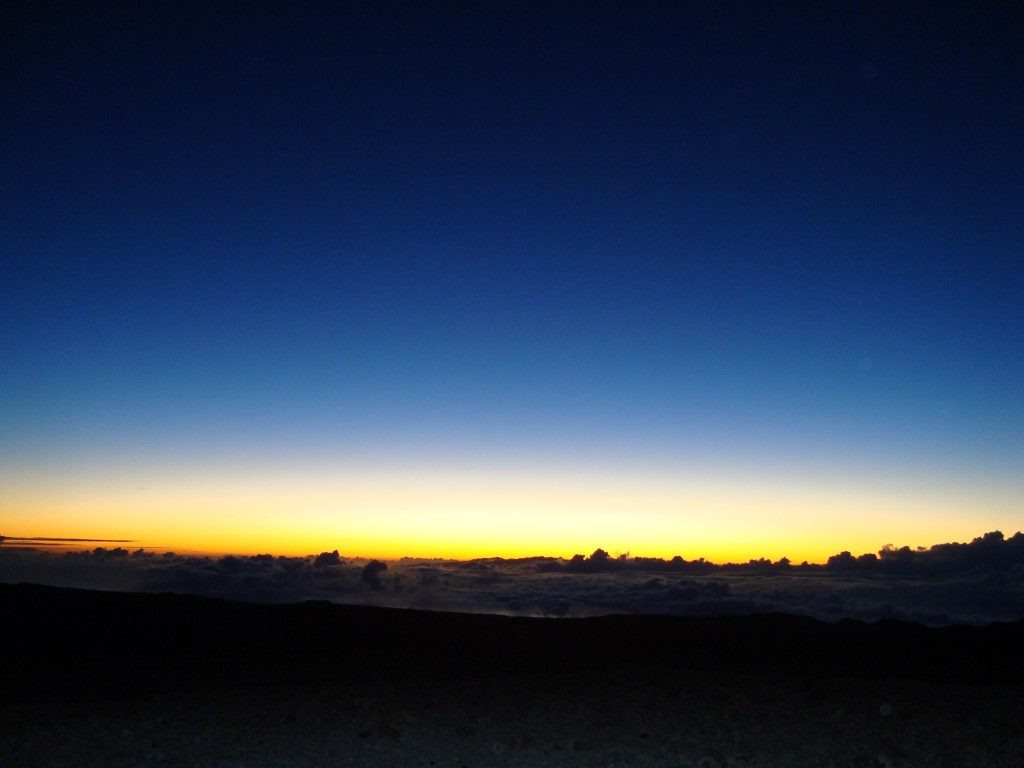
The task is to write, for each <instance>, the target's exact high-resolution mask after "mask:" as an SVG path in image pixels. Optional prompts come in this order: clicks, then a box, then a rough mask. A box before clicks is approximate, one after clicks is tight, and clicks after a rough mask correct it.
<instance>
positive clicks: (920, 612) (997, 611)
mask: <svg viewBox="0 0 1024 768" xmlns="http://www.w3.org/2000/svg"><path fill="white" fill-rule="evenodd" d="M0 581H2V582H8V583H18V582H32V583H38V584H49V585H54V586H66V587H78V588H86V589H104V590H119V591H139V592H173V593H184V594H195V595H203V596H210V597H222V598H230V599H235V600H244V601H252V602H272V603H280V602H296V601H302V600H329V601H333V602H338V603H351V604H375V605H385V606H394V607H404V608H418V609H426V610H438V611H471V612H486V613H502V614H514V615H533V616H593V615H600V614H610V613H633V614H636V613H658V614H674V615H715V614H719V615H720V614H753V613H771V612H783V613H791V614H799V615H805V616H813V617H816V618H820V619H823V620H827V621H836V620H839V619H844V618H850V619H861V620H866V621H874V620H879V619H890V618H894V619H903V620H909V621H918V622H922V623H925V624H929V625H933V626H940V625H947V624H986V623H990V622H993V621H1016V620H1021V619H1024V534H1021V533H1017V534H1015V535H1014V536H1012V537H1010V538H1006V537H1004V536H1003V534H1002V533H1000V532H998V531H996V532H992V533H988V534H985V535H984V536H982V537H979V538H977V539H974V540H973V541H972V542H969V543H964V544H958V543H954V544H939V545H935V546H933V547H930V548H918V549H910V548H908V547H903V548H899V549H896V548H891V547H887V548H885V549H883V550H882V551H880V552H879V553H878V554H870V555H861V556H859V557H854V556H853V555H851V554H850V553H849V552H843V553H840V554H838V555H835V556H833V557H831V558H829V560H828V563H827V564H824V565H793V564H791V563H788V562H787V561H781V562H776V563H772V562H770V561H767V560H755V561H750V562H749V563H744V564H731V565H714V564H712V563H709V562H706V561H704V560H697V561H685V560H683V559H682V558H678V557H677V558H674V559H672V560H662V559H657V558H632V557H629V556H627V555H623V556H619V557H612V556H610V555H609V554H607V553H606V552H604V551H603V550H597V551H595V552H594V553H592V554H591V555H589V556H584V555H577V556H576V557H574V558H572V559H569V560H564V559H559V558H547V557H535V558H524V559H515V560H507V559H501V558H491V559H480V560H468V561H458V560H424V559H410V558H405V559H401V560H397V561H389V562H381V561H376V560H366V559H361V558H350V557H345V556H344V555H343V554H340V553H339V552H337V551H333V552H323V553H320V554H319V555H310V556H307V557H284V556H275V555H271V554H265V555H251V556H233V555H232V556H226V557H207V556H195V555H183V554H175V553H173V552H156V551H152V550H147V549H131V548H123V547H113V548H109V547H96V548H94V549H92V550H70V551H53V550H49V549H41V548H37V547H30V546H23V545H19V544H18V543H17V542H11V541H8V542H6V543H4V544H3V545H0Z"/></svg>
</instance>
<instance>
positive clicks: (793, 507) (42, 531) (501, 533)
mask: <svg viewBox="0 0 1024 768" xmlns="http://www.w3.org/2000/svg"><path fill="white" fill-rule="evenodd" d="M1020 508H1021V498H1020V494H1019V492H1018V491H1017V489H1012V488H1011V489H1002V490H1001V491H1000V490H993V488H992V487H988V488H986V489H982V490H979V489H952V488H949V487H931V488H920V487H918V488H914V487H880V486H879V484H877V483H876V484H873V485H872V484H867V483H857V482H847V483H845V484H844V483H842V482H840V481H837V480H836V479H828V480H827V481H826V480H824V479H818V480H813V479H812V480H807V479H800V478H789V479H778V478H766V477H761V478H757V477H754V478H753V479H751V478H750V477H749V476H747V478H746V480H745V481H742V482H741V481H739V480H738V479H736V478H735V477H733V476H729V475H726V474H719V475H713V474H704V475H702V476H701V477H688V478H687V477H656V476H639V475H630V476H625V475H622V476H617V477H612V476H608V475H596V474H586V473H575V474H572V473H561V474H556V473H554V472H549V473H544V472H532V473H524V472H520V473H500V472H479V471H477V472H469V471H464V472H461V473H459V472H438V471H432V472H418V473H417V472H410V471H404V472H397V471H390V472H389V471H365V470H364V471H360V472H349V473H334V474H331V473H325V472H309V471H306V472H299V471H290V472H284V471H279V472H235V473H227V474H225V473H220V474H217V475H215V474H214V473H213V472H212V471H211V472H209V473H206V474H203V473H200V472H195V471H192V472H187V473H178V474H174V473H169V472H164V473H161V474H159V475H157V476H154V477H150V478H149V481H147V485H146V486H145V487H144V488H140V487H139V486H138V485H137V483H135V482H133V483H130V484H129V483H126V482H124V479H123V478H121V477H118V476H117V475H116V473H111V474H106V475H103V474H100V475H96V474H89V475H87V476H85V475H83V477H81V478H78V479H75V478H68V477H66V476H64V477H62V478H61V479H60V480H59V481H58V479H56V478H54V479H53V481H52V482H48V483H44V482H40V479H39V478H33V479H29V480H28V481H25V482H22V483H20V484H14V483H8V484H7V486H6V487H5V489H4V493H3V494H2V496H0V526H2V527H0V533H3V534H5V535H11V536H13V535H25V536H53V537H81V538H85V537H95V538H98V539H132V540H133V541H134V542H136V543H134V544H125V545H122V546H125V547H136V546H145V547H152V548H155V549H156V550H157V551H165V550H174V551H179V552H180V551H191V552H205V553H211V554H225V553H235V554H256V553H272V554H275V555H309V554H315V553H317V552H321V551H329V550H333V549H337V550H339V552H341V553H342V554H343V555H344V556H346V557H377V558H384V559H396V558H399V557H405V556H408V557H422V558H459V559H464V558H474V557H507V558H513V557H528V556H536V555H544V556H554V557H571V556H572V555H573V554H576V553H583V554H589V553H590V552H592V551H593V550H594V549H596V548H598V547H601V548H603V549H605V550H607V551H609V552H611V553H613V554H618V553H621V552H630V553H631V554H632V555H635V556H647V557H664V558H670V557H672V556H674V555H680V556H682V557H683V558H685V559H687V560H693V559H697V558H699V557H705V558H707V559H708V560H711V561H713V562H718V563H723V562H746V561H747V560H749V559H751V558H759V557H767V558H769V559H772V560H777V559H779V558H781V557H783V556H786V557H789V558H790V560H791V561H793V562H796V563H799V562H801V561H803V560H807V561H809V562H819V563H820V562H824V561H825V560H826V559H827V558H828V557H829V556H830V555H832V554H835V553H836V552H838V551H840V550H843V549H846V550H850V551H852V552H854V553H855V554H860V553H863V552H876V551H877V550H878V549H880V548H881V547H882V546H883V545H884V544H886V543H893V544H896V545H903V544H909V545H911V546H918V545H923V546H928V545H931V544H935V543H939V542H943V541H969V540H970V539H971V538H973V537H974V536H978V535H981V534H982V533H984V532H985V531H987V530H993V529H996V528H999V529H1001V530H1003V531H1004V533H1006V534H1007V535H1009V534H1011V533H1013V532H1015V531H1016V530H1017V528H1016V527H1014V525H1015V523H1014V521H1015V520H1017V521H1019V510H1020ZM979 509H984V510H985V511H986V514H985V516H984V517H981V516H980V515H979V513H978V510H979ZM1018 527H1019V526H1018ZM108 546H116V545H108Z"/></svg>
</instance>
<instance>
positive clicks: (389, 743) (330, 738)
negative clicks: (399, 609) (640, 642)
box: [0, 669, 1024, 768]
mask: <svg viewBox="0 0 1024 768" xmlns="http://www.w3.org/2000/svg"><path fill="white" fill-rule="evenodd" d="M0 722H2V726H0V766H5V767H8V768H15V767H16V766H26V768H28V767H32V768H43V767H44V766H82V767H83V768H84V767H85V766H148V765H155V766H156V765H173V766H196V767H197V768H199V767H202V768H207V767H209V768H260V767H263V766H266V767H267V768H270V767H274V768H291V767H293V766H294V767H296V768H297V767H298V766H324V767H325V768H326V767H327V766H348V765H353V766H364V765H365V766H372V765H382V766H450V767H451V768H460V767H465V768H478V767H479V768H483V767H484V766H496V767H497V766H563V765H579V766H681V767H682V766H694V767H699V768H715V767H716V766H722V767H723V768H724V767H725V766H820V767H822V768H824V767H825V766H836V767H837V768H838V767H839V766H855V767H858V768H861V767H863V768H868V767H871V766H881V767H885V768H888V767H889V766H950V767H951V768H952V766H957V767H964V768H966V767H967V766H1008V767H1009V766H1014V767H1018V768H1019V767H1020V766H1024V726H1022V724H1024V691H1022V689H1021V688H1020V687H1019V686H992V685H986V686H971V685H964V684H937V683H926V682H919V681H909V680H843V679H832V680H829V681H825V682H817V681H815V680H807V679H799V678H795V677H792V676H787V677H774V678H773V677H770V676H769V677H764V676H750V675H743V674H729V673H726V672H714V673H704V674H702V673H700V672H693V671H689V672H686V673H685V674H683V673H682V672H679V671H671V672H658V671H656V670H650V669H648V670H637V671H635V672H631V671H628V670H625V671H620V672H619V673H617V674H614V675H595V674H593V673H582V672H573V673H568V674H553V675H552V674H546V675H527V676H522V677H515V678H508V677H500V678H493V677H492V678H483V679H464V680H458V681H448V682H445V681H438V680H422V679H419V680H417V679H405V680H391V681H381V682H378V683H373V682H369V681H367V682H359V683H354V684H351V685H346V684H342V683H331V684H327V685H317V686H308V685H306V686H280V685H278V686H257V687H252V688H239V689H235V690H202V689H199V690H194V691H177V692H171V693H167V694H162V695H151V696H147V697H144V698H128V699H122V700H113V701H100V702H96V701H92V702H80V703H54V702H49V703H47V702H35V703H20V704H7V705H5V706H4V707H3V709H2V710H0Z"/></svg>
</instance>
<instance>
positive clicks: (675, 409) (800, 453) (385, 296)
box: [0, 2, 1024, 482]
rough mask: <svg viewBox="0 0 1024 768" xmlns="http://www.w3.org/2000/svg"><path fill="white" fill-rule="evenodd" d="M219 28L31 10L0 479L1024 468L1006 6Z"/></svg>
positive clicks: (274, 14) (1023, 216)
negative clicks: (163, 467) (523, 468)
mask: <svg viewBox="0 0 1024 768" xmlns="http://www.w3.org/2000/svg"><path fill="white" fill-rule="evenodd" d="M209 5H210V4H207V3H195V4H180V5H179V4H157V3H143V4H127V5H118V4H108V3H100V4H87V5H82V6H80V7H78V8H77V9H73V8H70V7H69V6H68V5H66V4H63V3H61V4H54V5H52V6H51V7H50V8H45V7H41V6H40V4H32V3H25V4H21V5H14V6H13V7H12V6H11V5H8V6H7V8H6V10H5V11H4V17H3V19H2V23H0V29H2V32H0V34H2V35H3V39H2V44H0V52H2V54H0V55H2V72H3V87H2V109H3V111H2V122H0V129H2V135H0V139H2V140H0V189H2V198H0V227H2V230H0V259H2V261H0V264H2V272H0V306H2V308H3V309H2V315H0V349H2V352H3V354H2V355H0V390H2V398H0V443H2V448H0V459H3V460H4V461H6V462H8V463H9V464H12V465H15V464H16V465H18V466H31V465H32V464H33V462H37V463H38V462H43V461H58V462H59V460H60V457H69V456H81V455H84V454H85V453H90V454H99V455H108V454H109V455H111V456H116V455H135V456H138V455H150V454H151V455H152V456H153V457H154V460H158V459H159V458H160V457H166V456H168V455H177V454H183V455H184V454H202V453H203V452H212V453H214V454H216V453H218V452H220V451H224V452H231V451H235V452H241V453H245V452H246V451H256V452H261V453H263V454H268V455H275V454H277V453H282V454H287V453H289V452H293V453H294V452H302V451H306V450H308V451H311V452H314V453H315V452H317V451H328V450H336V451H342V452H355V453H358V452H360V451H365V452H368V453H370V454H373V455H374V456H377V457H378V458H379V460H381V461H386V460H387V457H388V456H392V455H398V454H403V453H406V452H411V453H414V454H415V453H425V454H429V453H431V452H435V451H437V452H449V453H452V454H455V455H463V454H465V455H480V454H483V455H487V454H488V452H490V453H492V454H493V455H496V456H506V457H508V456H517V457H524V456H525V457H530V456H546V457H551V456H556V457H557V456H562V457H566V456H577V457H578V456H580V455H588V454H590V453H594V454H600V455H602V456H605V457H606V458H608V457H611V458H612V459H614V457H617V456H621V457H623V458H624V460H625V458H626V457H633V458H634V459H635V458H636V457H637V456H640V457H649V458H650V459H651V460H652V461H653V460H656V459H658V458H659V457H660V458H665V457H669V458H671V457H673V456H680V455H687V456H693V455H702V454H714V455H716V456H718V457H719V458H720V459H721V460H722V461H728V460H729V459H728V457H735V458H736V459H737V460H741V459H742V460H743V461H750V462H754V463H756V462H758V461H761V460H764V461H768V460H775V459H778V458H779V457H783V458H784V459H792V460H793V461H805V462H811V463H813V462H815V461H824V462H826V463H827V462H829V461H834V462H836V463H837V464H838V465H843V464H844V463H848V464H850V465H858V466H859V465H862V464H870V465H872V466H875V467H883V468H884V467H895V468H896V469H893V470H892V471H896V472H898V471H911V470H912V469H915V468H916V469H922V468H923V469H925V470H927V471H932V472H934V473H936V474H937V475H944V474H947V475H948V473H949V472H950V468H960V470H963V469H964V468H965V467H966V468H968V469H969V470H970V471H971V472H975V473H982V474H984V473H993V474H994V475H996V476H999V477H1002V478H1004V479H1007V481H1008V482H1009V481H1010V479H1012V478H1013V476H1014V475H1015V473H1019V472H1020V470H1021V469H1022V466H1024V406H1022V404H1024V322H1022V318H1024V270H1022V269H1021V255H1022V250H1021V243H1022V242H1024V213H1022V212H1024V142H1022V126H1024V98H1022V95H1024V91H1022V83H1024V66H1022V64H1024V55H1022V53H1021V46H1020V32H1021V29H1022V28H1024V27H1022V24H1021V22H1022V16H1021V13H1020V12H1019V10H1009V9H1011V8H1012V4H1003V5H1000V6H984V5H979V4H971V5H959V4H934V5H932V6H931V7H929V6H928V5H927V4H919V3H908V4H904V5H898V6H893V5H892V4H890V3H878V4H862V3H856V4H834V5H833V4H829V3H825V4H822V3H808V4H749V5H747V4H732V3H709V4H699V3H678V4H658V3H632V2H631V3H622V4H618V5H615V4H602V3H589V2H588V3H573V4H561V3H555V4H550V6H549V7H547V8H545V9H543V10H540V11H538V10H537V9H536V8H535V7H534V4H518V3H514V4H504V3H474V4H467V5H464V6H461V7H460V6H456V5H453V4H450V3H444V4H438V6H436V7H429V6H428V4H420V3H413V4H408V5H406V4H388V3H378V2H370V3H343V4H338V5H331V6H326V5H325V6H321V5H315V4H293V3H276V4H240V5H238V6H235V5H233V4H228V5H224V4H219V5H217V6H216V7H208V6H209ZM527 8H529V10H527ZM830 457H831V458H830ZM965 471H966V470H965Z"/></svg>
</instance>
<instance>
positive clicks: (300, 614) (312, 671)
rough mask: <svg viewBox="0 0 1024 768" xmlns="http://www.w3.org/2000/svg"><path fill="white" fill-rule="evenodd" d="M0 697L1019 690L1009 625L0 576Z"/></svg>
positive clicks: (1021, 646) (1017, 649)
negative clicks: (459, 608)
mask: <svg viewBox="0 0 1024 768" xmlns="http://www.w3.org/2000/svg"><path fill="white" fill-rule="evenodd" d="M0 610H2V613H3V615H4V617H5V619H6V623H7V626H8V628H9V629H8V631H7V632H5V633H4V635H3V647H2V653H3V658H5V659H9V660H16V663H14V664H8V665H7V669H6V671H5V681H4V682H5V685H4V686H3V695H4V696H5V697H7V698H12V699H22V698H33V697H43V698H49V697H59V698H60V697H62V698H67V697H72V698H80V699H90V698H96V697H103V696H110V695H128V694H141V693H146V692H149V691H154V690H160V689H165V688H173V687H182V686H185V687H189V686H207V685H233V686H235V685H247V684H261V683H281V682H309V683H312V682H321V681H325V680H338V681H343V680H350V679H357V678H362V679H366V678H369V679H382V678H387V677H393V676H422V677H449V676H453V675H454V676H460V675H461V676H465V675H469V676H474V675H508V674H524V673H530V672H541V671H564V670H570V669H594V670H595V671H602V670H603V671H607V670H609V669H613V668H620V669H621V668H625V667H638V666H656V667H666V668H701V669H704V668H721V669H727V670H738V671H748V672H756V673H765V674H797V675H814V676H817V677H822V676H825V677H830V676H831V677H845V676H867V677H879V676H881V677H887V676H906V677H916V678H924V679H930V680H962V681H987V682H999V683H1007V684H1020V683H1021V682H1022V680H1024V622H1016V623H1013V624H995V625H991V626H989V627H948V628H942V629H929V628H926V627H924V626H922V625H918V624H910V623H902V622H894V621H887V622H878V623H876V624H864V623H861V622H856V621H842V622H839V623H837V624H827V623H824V622H820V621H817V620H814V619H808V618H800V617H794V616H785V615H759V616H749V617H667V616H605V617H597V618H586V619H537V618H525V617H505V616H492V615H475V614H456V613H433V612H428V611H416V610H404V609H389V608H377V607H369V606H340V605H334V604H329V603H324V602H307V603H300V604H292V605H256V604H247V603H236V602H231V601H224V600H217V599H212V598H198V597H189V596H181V595H166V594H164V595H155V594H128V593H115V592H91V591H85V590H74V589H60V588H52V587H41V586H35V585H26V584H20V585H17V586H14V585H0Z"/></svg>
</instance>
